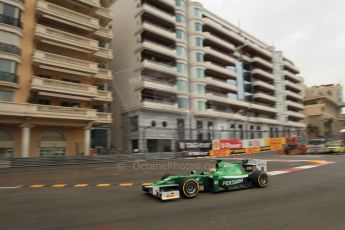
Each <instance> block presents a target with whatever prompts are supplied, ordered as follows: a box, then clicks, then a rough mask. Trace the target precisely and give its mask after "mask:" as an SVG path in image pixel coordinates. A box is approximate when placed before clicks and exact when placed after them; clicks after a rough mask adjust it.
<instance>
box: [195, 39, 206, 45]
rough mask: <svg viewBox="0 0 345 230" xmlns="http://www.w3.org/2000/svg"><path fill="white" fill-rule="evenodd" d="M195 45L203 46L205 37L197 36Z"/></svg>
mask: <svg viewBox="0 0 345 230" xmlns="http://www.w3.org/2000/svg"><path fill="white" fill-rule="evenodd" d="M195 45H196V46H197V47H203V46H204V42H203V39H202V38H200V37H196V38H195Z"/></svg>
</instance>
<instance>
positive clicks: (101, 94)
mask: <svg viewBox="0 0 345 230" xmlns="http://www.w3.org/2000/svg"><path fill="white" fill-rule="evenodd" d="M94 100H96V101H108V102H110V101H112V100H113V96H112V94H111V91H104V90H97V93H96V97H95V98H94Z"/></svg>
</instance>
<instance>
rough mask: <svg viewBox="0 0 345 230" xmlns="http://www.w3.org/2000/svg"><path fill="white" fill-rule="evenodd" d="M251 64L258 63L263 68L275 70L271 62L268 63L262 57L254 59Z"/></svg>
mask: <svg viewBox="0 0 345 230" xmlns="http://www.w3.org/2000/svg"><path fill="white" fill-rule="evenodd" d="M251 62H252V63H258V64H260V65H262V66H265V67H267V68H270V69H273V64H272V63H271V62H268V61H266V60H264V59H262V58H260V57H254V58H252V59H251Z"/></svg>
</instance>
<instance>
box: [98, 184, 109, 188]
mask: <svg viewBox="0 0 345 230" xmlns="http://www.w3.org/2000/svg"><path fill="white" fill-rule="evenodd" d="M96 186H97V187H109V186H111V184H97V185H96Z"/></svg>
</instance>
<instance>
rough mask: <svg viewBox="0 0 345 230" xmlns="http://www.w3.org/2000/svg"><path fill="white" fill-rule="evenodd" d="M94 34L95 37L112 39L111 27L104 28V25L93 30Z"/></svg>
mask: <svg viewBox="0 0 345 230" xmlns="http://www.w3.org/2000/svg"><path fill="white" fill-rule="evenodd" d="M95 35H96V36H97V37H100V38H102V39H108V40H111V39H113V31H112V30H111V29H108V28H105V27H100V28H99V29H98V30H97V31H96V32H95Z"/></svg>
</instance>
